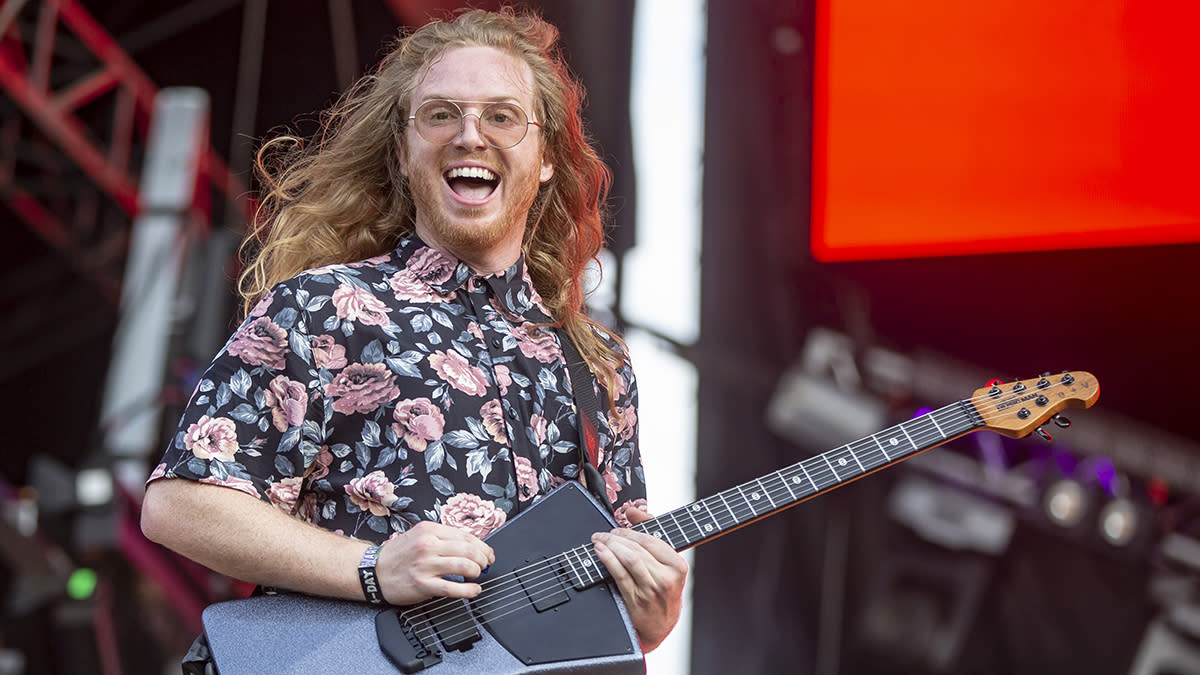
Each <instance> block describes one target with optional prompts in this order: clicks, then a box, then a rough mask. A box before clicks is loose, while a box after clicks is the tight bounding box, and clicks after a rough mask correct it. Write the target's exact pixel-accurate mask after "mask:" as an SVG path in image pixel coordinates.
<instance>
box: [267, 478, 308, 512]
mask: <svg viewBox="0 0 1200 675" xmlns="http://www.w3.org/2000/svg"><path fill="white" fill-rule="evenodd" d="M303 483H304V479H303V478H301V477H299V476H295V477H289V478H284V479H283V480H281V481H279V482H278V483H271V487H270V488H268V489H267V497H268V498H270V500H271V503H272V504H274V505H275V507H276V508H278V509H279V510H281V511H286V512H288V513H291V512H292V509H294V508H296V500H298V499H299V498H300V487H301V485H302V484H303Z"/></svg>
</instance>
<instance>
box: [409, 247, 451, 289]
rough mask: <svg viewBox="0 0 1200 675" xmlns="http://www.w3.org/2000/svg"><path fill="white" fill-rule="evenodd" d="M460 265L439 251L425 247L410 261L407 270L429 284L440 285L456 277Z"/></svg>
mask: <svg viewBox="0 0 1200 675" xmlns="http://www.w3.org/2000/svg"><path fill="white" fill-rule="evenodd" d="M457 266H458V264H457V263H456V262H455V261H454V260H453V259H451V258H450V257H449V256H447V255H446V254H444V253H442V252H441V251H438V250H437V249H433V248H429V247H425V248H423V249H421V250H419V251H417V252H416V253H414V254H413V256H412V257H411V258H409V259H408V264H407V265H405V269H407V270H408V271H410V272H412V274H413V276H414V277H416V278H418V279H420V280H421V281H424V282H425V283H427V284H440V283H442V282H444V281H448V280H449V279H450V277H452V276H454V268H455V267H457Z"/></svg>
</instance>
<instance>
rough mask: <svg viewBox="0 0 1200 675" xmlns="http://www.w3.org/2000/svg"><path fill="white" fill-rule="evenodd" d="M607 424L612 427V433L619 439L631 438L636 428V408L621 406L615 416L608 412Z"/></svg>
mask: <svg viewBox="0 0 1200 675" xmlns="http://www.w3.org/2000/svg"><path fill="white" fill-rule="evenodd" d="M608 425H609V426H610V427H612V430H613V433H614V434H616V436H617V438H618V439H619V440H621V441H628V440H629V439H631V438H633V432H634V431H636V430H637V410H635V409H634V407H633V406H631V405H628V406H625V407H623V408H621V409H620V410H619V412H618V414H617V415H616V416H613V415H612V414H611V413H609V415H608Z"/></svg>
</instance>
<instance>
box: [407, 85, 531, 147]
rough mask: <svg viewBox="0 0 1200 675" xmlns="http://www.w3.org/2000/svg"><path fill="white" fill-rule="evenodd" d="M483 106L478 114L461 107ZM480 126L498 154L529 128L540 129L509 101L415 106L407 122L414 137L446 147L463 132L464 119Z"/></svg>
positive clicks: (440, 101)
mask: <svg viewBox="0 0 1200 675" xmlns="http://www.w3.org/2000/svg"><path fill="white" fill-rule="evenodd" d="M460 104H461V105H482V106H483V108H482V109H481V110H480V111H479V112H478V113H468V112H463V109H462V107H461V105H460ZM468 116H471V117H474V118H475V119H476V120H478V123H479V135H480V136H482V137H483V139H484V140H485V141H487V142H488V145H490V146H492V147H493V148H496V149H497V150H507V149H508V148H511V147H513V146H515V145H517V144H518V143H520V142H521V141H523V140H525V135H526V133H527V132H528V131H529V126H530V125H533V126H535V127H541V126H542V125H540V124H538V123H537V122H534V121H532V120H530V119H529V116H528V115H526V114H525V109H524V108H522V107H521V106H519V105H517V104H516V103H510V102H508V101H498V102H488V101H454V100H450V99H443V98H435V99H430V100H428V101H425V102H424V103H422V104H421V105H419V106H417V109H416V110H414V111H413V114H411V115H409V116H408V119H409V120H410V121H411V122H412V123H413V126H414V127H415V128H416V130H417V134H418V135H419V136H420V137H421V138H423V139H425V140H426V141H428V142H429V143H432V144H434V145H448V144H449V143H451V142H452V141H453V140H454V139H455V138H457V137H458V136H459V134H461V133H462V132H463V128H464V125H465V124H466V118H467V117H468Z"/></svg>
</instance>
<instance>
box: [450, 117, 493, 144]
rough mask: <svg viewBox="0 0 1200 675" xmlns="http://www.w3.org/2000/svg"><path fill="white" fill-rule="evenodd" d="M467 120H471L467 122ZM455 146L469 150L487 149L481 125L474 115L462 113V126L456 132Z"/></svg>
mask: <svg viewBox="0 0 1200 675" xmlns="http://www.w3.org/2000/svg"><path fill="white" fill-rule="evenodd" d="M468 120H473V121H471V122H468ZM455 140H456V141H457V143H456V145H458V146H460V147H463V148H469V149H484V148H487V146H488V142H487V139H486V138H484V137H483V123H482V122H481V121H480V119H479V115H478V114H476V113H463V116H462V125H461V127H459V130H458V138H457V139H455Z"/></svg>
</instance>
